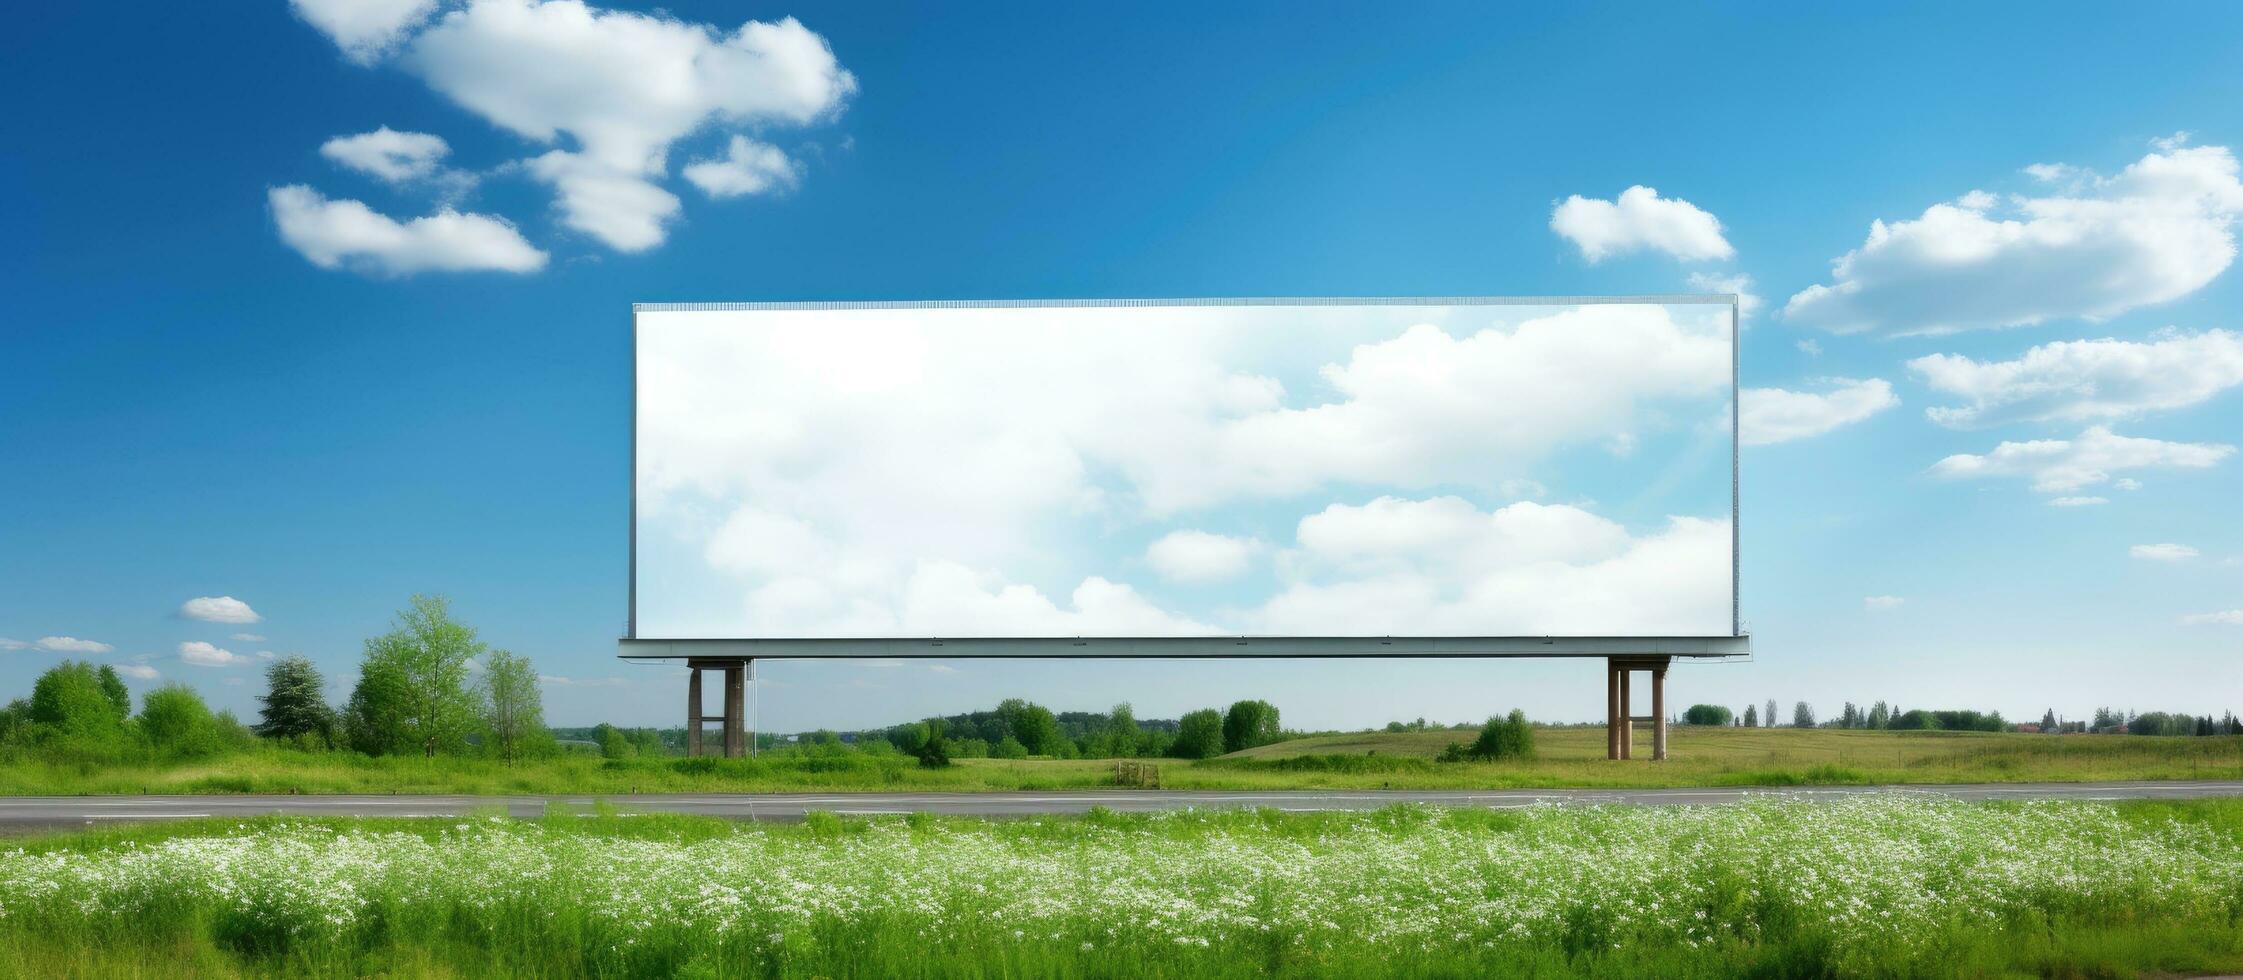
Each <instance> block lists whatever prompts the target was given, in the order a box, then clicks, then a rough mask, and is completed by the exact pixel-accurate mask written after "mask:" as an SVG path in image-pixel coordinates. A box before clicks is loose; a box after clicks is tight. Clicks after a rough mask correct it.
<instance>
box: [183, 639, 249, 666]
mask: <svg viewBox="0 0 2243 980" xmlns="http://www.w3.org/2000/svg"><path fill="white" fill-rule="evenodd" d="M179 659H181V660H183V661H186V662H187V663H190V664H193V665H195V666H197V667H226V666H230V665H233V664H238V663H242V662H243V661H246V660H247V659H249V658H247V657H243V656H240V655H237V654H235V653H234V652H233V651H231V650H221V649H219V648H218V647H216V646H214V645H212V644H209V643H204V642H203V641H201V640H189V641H187V642H185V643H182V644H180V645H179Z"/></svg>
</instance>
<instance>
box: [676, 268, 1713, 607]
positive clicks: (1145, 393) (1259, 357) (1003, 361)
mask: <svg viewBox="0 0 2243 980" xmlns="http://www.w3.org/2000/svg"><path fill="white" fill-rule="evenodd" d="M1062 313H1063V316H1062ZM747 318H752V319H753V321H754V327H755V329H741V327H742V326H743V320H744V319H747ZM1727 320H1728V317H1727V314H1726V311H1725V310H1716V309H1714V308H1704V309H1702V310H1696V311H1675V310H1669V309H1665V308H1661V307H1656V306H1644V307H1618V306H1613V307H1592V308H1581V309H1559V310H1550V309H1541V310H1535V309H1526V310H1513V309H1507V308H1488V307H1459V308H1408V307H1393V308H1385V307H1372V308H1361V309H1341V308H1321V307H1284V308H1276V307H1229V308H1224V307H1174V308H1153V309H1145V308H1085V309H1072V310H1066V311H1061V312H1060V313H1055V312H1054V311H1051V310H1044V309H1034V308H1023V309H975V310H943V311H897V310H826V311H754V312H753V313H748V312H732V313H716V312H708V313H703V312H693V313H675V314H673V313H644V314H642V315H641V329H640V338H641V358H640V361H639V369H640V376H639V391H640V393H641V396H642V403H641V406H640V412H639V424H640V439H639V445H640V458H639V477H640V483H639V498H638V499H639V506H640V510H639V513H640V516H641V533H640V538H639V540H640V541H641V553H640V559H641V560H640V573H641V577H640V582H641V586H642V589H641V605H640V609H641V618H642V631H648V630H649V627H652V631H650V632H649V635H659V633H660V632H662V631H668V632H669V633H670V635H682V634H686V633H703V634H712V635H725V634H728V633H739V632H742V631H746V632H750V633H753V634H756V635H793V636H826V635H859V636H862V635H912V636H927V635H935V636H940V635H953V636H955V635H963V634H962V633H961V632H959V631H960V630H962V629H967V628H973V627H977V626H985V625H988V624H992V623H997V622H1000V621H1004V622H1012V623H1015V624H1016V625H1014V626H1013V627H1011V628H1010V630H1009V631H1008V632H1011V633H1014V634H1017V633H1019V632H1021V631H1024V630H1028V629H1029V628H1030V627H1031V626H1032V627H1033V628H1034V629H1035V630H1039V631H1044V632H1046V633H1049V634H1053V635H1074V634H1077V633H1091V632H1116V633H1120V634H1122V635H1166V634H1173V633H1179V632H1183V633H1192V632H1215V633H1228V632H1237V631H1244V630H1261V629H1263V628H1264V627H1266V626H1268V625H1269V624H1270V623H1272V622H1274V621H1275V620H1272V619H1269V618H1267V617H1265V616H1262V615H1260V614H1259V613H1257V612H1256V610H1257V609H1258V608H1259V607H1260V605H1261V599H1257V598H1255V596H1256V595H1257V594H1259V595H1261V596H1263V597H1264V598H1266V596H1267V595H1268V590H1269V589H1271V588H1273V587H1274V585H1282V584H1285V583H1297V584H1299V585H1301V586H1302V587H1303V588H1338V587H1341V586H1344V585H1345V584H1346V583H1345V582H1343V581H1338V580H1335V579H1334V578H1333V577H1332V576H1331V575H1330V574H1327V573H1329V572H1332V571H1333V570H1334V569H1343V568H1356V567H1359V566H1358V565H1356V564H1352V563H1335V561H1331V560H1325V558H1326V557H1328V556H1332V555H1336V554H1339V551H1338V550H1335V549H1337V548H1338V544H1337V541H1338V539H1337V538H1334V537H1333V536H1332V534H1333V533H1334V532H1332V531H1330V530H1329V529H1331V528H1333V527H1336V526H1337V524H1338V523H1339V522H1340V521H1341V517H1340V516H1339V515H1338V514H1334V515H1333V516H1331V517H1329V518H1326V519H1324V520H1320V521H1316V522H1310V523H1308V524H1306V525H1304V532H1303V533H1304V541H1305V542H1308V543H1309V544H1312V545H1313V546H1309V545H1308V544H1304V546H1303V547H1289V546H1286V545H1283V544H1282V543H1280V542H1277V541H1274V540H1270V539H1269V538H1268V536H1266V535H1264V534H1262V533H1260V531H1259V530H1258V529H1267V528H1271V527H1283V526H1290V525H1291V524H1292V523H1294V522H1298V521H1300V520H1301V519H1302V517H1303V516H1304V515H1315V514H1319V513H1321V512H1323V511H1324V510H1325V509H1326V508H1327V506H1329V505H1332V504H1334V503H1340V504H1346V505H1354V506H1359V507H1360V506H1365V502H1366V501H1369V500H1372V499H1374V498H1377V497H1380V496H1382V495H1387V496H1395V497H1397V498H1398V499H1399V498H1401V497H1403V496H1405V495H1407V496H1433V497H1441V496H1446V497H1450V498H1453V499H1454V500H1456V501H1461V502H1466V503H1467V505H1469V504H1470V503H1471V502H1478V503H1480V504H1481V505H1483V506H1485V505H1489V504H1492V503H1493V502H1496V501H1504V500H1513V499H1517V498H1519V497H1529V496H1543V495H1545V494H1553V493H1554V494H1557V495H1560V496H1569V497H1572V498H1573V499H1575V500H1579V499H1580V496H1579V495H1580V494H1581V493H1582V491H1581V489H1580V488H1579V487H1574V486H1568V485H1567V484H1566V483H1565V482H1562V480H1561V477H1562V474H1563V471H1564V468H1565V467H1567V466H1571V465H1580V466H1584V467H1587V468H1590V469H1594V470H1596V471H1598V472H1614V471H1618V472H1639V473H1641V475H1642V480H1641V481H1640V482H1639V483H1636V484H1631V485H1638V486H1640V485H1641V484H1642V483H1649V482H1652V481H1653V479H1654V477H1653V474H1654V473H1656V472H1664V471H1666V470H1667V469H1669V468H1671V467H1674V466H1683V467H1685V468H1686V469H1687V471H1689V472H1693V473H1696V472H1703V473H1706V474H1712V475H1708V476H1706V477H1705V479H1706V480H1709V481H1714V482H1715V483H1717V484H1718V486H1709V488H1708V489H1709V490H1710V491H1712V492H1708V493H1705V494H1702V495H1697V496H1696V497H1694V498H1693V501H1692V504H1691V505H1690V506H1689V507H1683V508H1679V509H1677V510H1676V511H1673V512H1675V513H1701V512H1704V511H1710V512H1712V513H1714V514H1724V513H1725V512H1726V509H1727V508H1726V501H1727V498H1728V494H1727V484H1726V475H1727V466H1726V465H1719V466H1715V467H1711V468H1708V467H1706V466H1704V465H1701V464H1702V463H1703V461H1704V460H1718V461H1719V462H1720V463H1722V464H1725V463H1726V461H1727V457H1728V447H1727V443H1726V438H1725V437H1726V425H1725V424H1724V423H1725V422H1726V418H1727V415H1726V411H1727V402H1728V393H1729V384H1728V376H1729V375H1728V372H1729V343H1728V338H1727ZM962 338H971V342H961V339H962ZM990 350H1003V351H1005V352H1006V356H1005V357H1004V358H991V357H988V356H987V353H986V352H987V351H990ZM1588 378H1593V379H1595V381H1594V383H1584V381H1583V379H1588ZM900 405H908V406H910V410H909V411H908V412H898V411H896V410H895V407H896V406H900ZM1623 445H1632V446H1634V447H1635V449H1634V455H1616V454H1615V453H1614V451H1613V450H1614V448H1615V447H1617V446H1623ZM1546 481H1547V482H1546ZM1551 486H1556V487H1557V488H1558V489H1557V490H1555V491H1553V490H1551ZM1412 491H1417V493H1412ZM1527 513H1529V511H1525V510H1522V511H1518V512H1514V513H1511V514H1509V515H1508V516H1506V517H1505V518H1504V519H1503V521H1502V522H1499V526H1508V525H1509V524H1510V523H1511V522H1515V521H1523V520H1524V517H1523V516H1521V515H1524V514H1527ZM1581 513H1586V512H1581ZM1483 516H1485V515H1483ZM1639 516H1640V515H1639ZM1663 518H1664V515H1663V514H1659V513H1657V512H1652V513H1651V514H1650V519H1652V520H1654V521H1663ZM1242 520H1245V521H1247V523H1241V521H1242ZM1578 527H1579V528H1580V529H1582V530H1584V532H1589V531H1593V532H1595V533H1597V534H1599V535H1603V536H1604V537H1601V538H1600V540H1601V541H1604V542H1605V543H1607V544H1612V543H1614V541H1615V539H1612V538H1611V537H1610V535H1611V534H1615V533H1617V534H1619V535H1620V537H1621V538H1622V539H1625V538H1626V537H1627V532H1626V530H1625V529H1623V528H1621V527H1620V526H1619V525H1618V524H1615V523H1612V522H1609V521H1607V522H1604V523H1595V522H1585V523H1582V524H1580V525H1578ZM1092 529H1103V530H1099V531H1096V532H1095V533H1093V531H1092ZM1702 530H1703V529H1702V528H1699V527H1698V526H1697V525H1674V526H1669V525H1668V524H1666V523H1656V524H1655V525H1654V526H1652V527H1649V528H1646V529H1645V532H1644V542H1643V543H1642V545H1641V549H1640V553H1638V554H1636V555H1635V557H1634V558H1632V559H1631V558H1629V557H1628V555H1629V554H1630V552H1628V550H1627V549H1626V548H1625V547H1622V548H1621V550H1620V551H1617V552H1611V553H1606V552H1604V551H1599V552H1598V553H1597V555H1596V556H1595V557H1594V558H1583V559H1581V561H1582V562H1584V563H1585V564H1583V565H1582V566H1581V567H1589V566H1598V567H1601V568H1602V571H1601V572H1597V573H1594V574H1610V575H1616V576H1626V575H1631V574H1642V575H1645V576H1649V575H1651V574H1654V572H1652V571H1647V569H1655V568H1657V567H1660V566H1658V565H1657V564H1656V562H1655V561H1654V559H1655V557H1656V556H1657V555H1658V554H1660V553H1662V552H1661V550H1660V549H1662V548H1669V549H1672V548H1680V547H1681V546H1680V544H1677V543H1676V542H1680V541H1699V540H1701V539H1704V540H1710V539H1707V538H1704V535H1702V534H1698V533H1696V532H1699V531H1702ZM1257 539H1260V540H1270V543H1268V544H1256V543H1255V542H1256V540H1257ZM1124 541H1128V542H1135V543H1134V544H1123V543H1122V542H1124ZM1146 542H1151V544H1150V545H1149V546H1148V545H1147V544H1146ZM1619 543H1620V544H1622V545H1624V544H1625V542H1624V541H1621V542H1619ZM1722 547H1723V548H1724V549H1725V548H1726V544H1725V543H1724V544H1723V545H1722ZM1561 564H1563V562H1561ZM1280 565H1282V566H1283V568H1282V569H1280V568H1279V566H1280ZM1249 566H1251V568H1250V567H1249ZM1710 568H1711V569H1712V571H1710V572H1709V573H1707V574H1708V577H1709V578H1710V579H1713V580H1717V582H1718V584H1720V585H1721V587H1722V588H1723V589H1724V590H1726V588H1727V585H1726V582H1727V579H1728V573H1727V562H1726V559H1725V558H1717V559H1715V560H1714V561H1713V563H1712V565H1711V566H1710ZM1264 569H1267V570H1268V571H1269V572H1270V575H1268V576H1247V575H1245V574H1244V573H1245V572H1247V571H1250V570H1251V571H1261V570H1264ZM1669 570H1670V571H1671V567H1669ZM712 573H713V575H712ZM1132 573H1134V574H1137V575H1143V576H1144V580H1142V581H1131V580H1130V576H1131V575H1132ZM1505 574H1510V575H1515V576H1520V578H1519V581H1521V582H1523V581H1524V579H1525V577H1526V573H1524V572H1518V571H1516V570H1509V571H1506V572H1505ZM1591 574H1592V573H1588V572H1581V573H1577V574H1574V576H1573V578H1571V579H1569V581H1572V582H1573V583H1574V584H1576V585H1579V584H1581V578H1580V576H1583V575H1591ZM1284 576H1295V577H1294V578H1285V577H1284ZM1382 581H1384V582H1385V584H1386V585H1388V586H1393V585H1394V584H1395V583H1396V582H1398V581H1403V579H1394V578H1391V577H1389V578H1385V579H1382ZM1407 581H1412V582H1416V583H1419V584H1424V583H1425V582H1426V581H1427V580H1426V579H1425V578H1423V577H1422V576H1419V577H1416V578H1409V579H1407ZM1214 582H1223V583H1226V586H1225V588H1224V589H1223V590H1220V591H1221V592H1223V594H1225V595H1227V596H1229V599H1228V600H1226V601H1230V602H1232V605H1231V606H1230V607H1228V608H1216V607H1214V606H1213V605H1211V602H1212V600H1208V599H1206V598H1205V597H1206V596H1207V595H1209V594H1210V593H1211V592H1213V591H1216V590H1208V589H1204V588H1190V587H1187V586H1189V585H1191V584H1202V585H1204V584H1207V583H1214ZM1273 583H1274V584H1273ZM1621 591H1624V590H1622V589H1620V588H1619V587H1618V586H1614V587H1613V588H1612V589H1610V590H1607V591H1606V592H1604V593H1601V594H1602V595H1605V596H1607V597H1609V596H1611V595H1614V594H1617V593H1619V592H1621ZM1426 594H1428V595H1443V596H1446V598H1443V599H1442V600H1441V601H1442V602H1444V603H1446V604H1447V605H1448V606H1449V607H1450V609H1451V612H1452V613H1454V614H1455V616H1457V617H1461V616H1462V615H1463V612H1462V611H1463V610H1467V609H1472V608H1494V607H1489V606H1485V605H1484V603H1483V604H1479V605H1464V604H1462V603H1464V597H1463V596H1462V595H1461V593H1455V592H1454V590H1451V591H1450V592H1442V591H1441V590H1440V589H1438V588H1436V589H1434V591H1433V592H1429V593H1426ZM1477 601H1478V600H1475V602H1477ZM1583 601H1584V602H1586V601H1588V600H1583ZM1309 608H1310V604H1309V603H1308V602H1307V601H1306V600H1305V599H1296V600H1294V602H1293V603H1292V604H1291V605H1290V606H1288V607H1286V609H1289V610H1304V611H1305V610H1308V609H1309ZM1722 608H1723V609H1724V610H1725V609H1726V604H1725V603H1723V604H1722ZM1647 609H1648V611H1647V612H1645V613H1643V614H1641V615H1645V616H1648V615H1657V614H1658V613H1659V612H1660V610H1659V609H1657V608H1652V607H1647ZM1281 612H1282V613H1283V615H1292V613H1290V612H1283V611H1281V610H1280V611H1272V612H1271V613H1270V615H1272V616H1276V615H1280V613H1281ZM1303 615H1305V612H1304V613H1303ZM1399 615H1400V614H1398V613H1397V614H1393V615H1388V616H1386V617H1384V618H1382V619H1381V620H1380V622H1384V623H1388V624H1393V628H1391V629H1389V630H1386V631H1385V632H1393V633H1414V632H1420V631H1421V630H1420V628H1419V627H1416V626H1408V625H1402V624H1401V623H1402V621H1401V620H1400V619H1399V618H1397V617H1398V616H1399ZM1630 615H1631V616H1637V615H1638V614H1630ZM1723 615H1724V616H1725V615H1726V613H1724V614H1723ZM1317 621H1318V622H1322V621H1323V620H1317ZM1450 621H1451V622H1460V621H1461V620H1460V619H1452V620H1450ZM1633 621H1642V620H1641V619H1640V617H1638V618H1637V619H1636V620H1633ZM1537 622H1542V623H1544V624H1547V623H1549V622H1554V620H1542V621H1537ZM1306 625H1307V624H1306V622H1305V621H1304V623H1303V624H1302V628H1303V629H1305V628H1306ZM1522 628H1524V627H1523V626H1522Z"/></svg>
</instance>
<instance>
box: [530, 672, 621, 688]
mask: <svg viewBox="0 0 2243 980" xmlns="http://www.w3.org/2000/svg"><path fill="white" fill-rule="evenodd" d="M537 679H538V680H539V681H540V682H542V683H546V684H551V685H553V686H554V687H628V686H630V684H631V682H630V681H628V680H626V679H624V678H621V677H561V676H557V675H554V674H539V675H537Z"/></svg>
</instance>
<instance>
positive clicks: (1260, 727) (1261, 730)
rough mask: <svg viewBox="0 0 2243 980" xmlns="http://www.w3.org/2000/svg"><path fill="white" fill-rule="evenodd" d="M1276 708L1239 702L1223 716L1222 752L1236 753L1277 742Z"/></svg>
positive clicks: (1253, 702) (1255, 702) (1262, 702)
mask: <svg viewBox="0 0 2243 980" xmlns="http://www.w3.org/2000/svg"><path fill="white" fill-rule="evenodd" d="M1278 737H1279V735H1278V728H1277V706H1276V705H1273V704H1271V703H1269V702H1267V701H1240V702H1238V703H1236V704H1233V705H1231V710H1230V711H1228V712H1226V713H1225V714H1224V715H1223V751H1225V752H1238V751H1242V750H1245V749H1251V748H1253V747H1255V746H1257V745H1268V744H1269V743H1271V742H1275V741H1277V740H1278Z"/></svg>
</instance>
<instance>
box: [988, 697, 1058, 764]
mask: <svg viewBox="0 0 2243 980" xmlns="http://www.w3.org/2000/svg"><path fill="white" fill-rule="evenodd" d="M997 721H998V724H999V725H1001V726H1002V728H1003V731H1004V733H1005V734H1006V735H1010V736H1012V738H1013V739H1014V740H1015V741H1017V742H1019V743H1020V744H1021V745H1022V746H1024V747H1025V748H1027V750H1028V754H1029V755H1057V754H1059V740H1060V738H1061V737H1062V736H1061V735H1060V732H1059V719H1058V718H1056V717H1053V715H1052V713H1051V709H1050V708H1046V707H1044V706H1043V705H1040V704H1031V703H1029V702H1027V701H1024V700H1022V699H1020V698H1006V699H1005V700H1003V701H1001V702H998V704H997Z"/></svg>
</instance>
